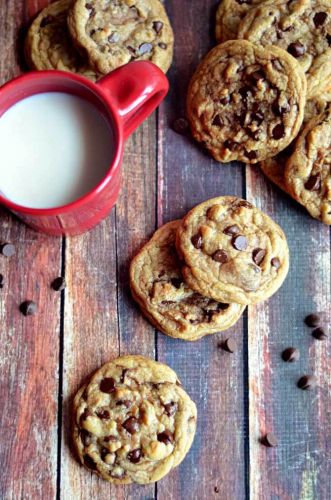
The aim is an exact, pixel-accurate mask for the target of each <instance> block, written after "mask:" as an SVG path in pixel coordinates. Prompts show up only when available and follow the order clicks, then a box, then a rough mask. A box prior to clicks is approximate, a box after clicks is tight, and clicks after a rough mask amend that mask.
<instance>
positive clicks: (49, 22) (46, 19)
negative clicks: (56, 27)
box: [40, 16, 54, 28]
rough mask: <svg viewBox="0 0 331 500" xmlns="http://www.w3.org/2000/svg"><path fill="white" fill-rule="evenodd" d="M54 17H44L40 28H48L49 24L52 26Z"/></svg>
mask: <svg viewBox="0 0 331 500" xmlns="http://www.w3.org/2000/svg"><path fill="white" fill-rule="evenodd" d="M53 19H54V18H53V16H46V17H44V18H43V19H42V20H41V21H40V27H41V28H45V26H47V25H48V24H51V22H52V21H53Z"/></svg>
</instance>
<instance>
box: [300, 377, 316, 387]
mask: <svg viewBox="0 0 331 500" xmlns="http://www.w3.org/2000/svg"><path fill="white" fill-rule="evenodd" d="M297 385H298V387H299V389H302V390H304V391H306V390H309V389H312V388H313V387H315V386H316V377H315V375H304V376H303V377H301V378H300V379H299V380H298V384H297Z"/></svg>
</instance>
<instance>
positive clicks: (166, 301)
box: [161, 300, 176, 306]
mask: <svg viewBox="0 0 331 500" xmlns="http://www.w3.org/2000/svg"><path fill="white" fill-rule="evenodd" d="M161 304H162V305H163V306H170V305H171V304H176V302H175V301H174V300H162V302H161Z"/></svg>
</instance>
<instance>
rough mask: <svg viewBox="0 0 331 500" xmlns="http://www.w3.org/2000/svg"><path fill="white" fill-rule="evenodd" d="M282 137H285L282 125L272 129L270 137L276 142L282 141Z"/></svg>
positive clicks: (279, 124)
mask: <svg viewBox="0 0 331 500" xmlns="http://www.w3.org/2000/svg"><path fill="white" fill-rule="evenodd" d="M284 136H285V128H284V125H283V124H282V123H278V124H277V125H276V126H275V127H274V128H273V129H272V137H273V138H274V139H276V140H277V141H278V140H279V139H282V138H283V137H284Z"/></svg>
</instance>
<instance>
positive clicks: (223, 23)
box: [215, 0, 265, 43]
mask: <svg viewBox="0 0 331 500" xmlns="http://www.w3.org/2000/svg"><path fill="white" fill-rule="evenodd" d="M262 2H263V0H249V1H245V0H222V1H221V3H220V4H219V6H218V9H217V12H216V28H215V35H216V40H217V41H218V42H219V43H221V42H226V41H227V40H236V39H237V38H238V27H239V24H240V22H241V21H242V19H243V18H244V17H245V16H246V14H247V12H248V11H249V10H250V9H251V8H252V7H254V6H256V5H258V4H260V3H262ZM264 3H265V2H264Z"/></svg>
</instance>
